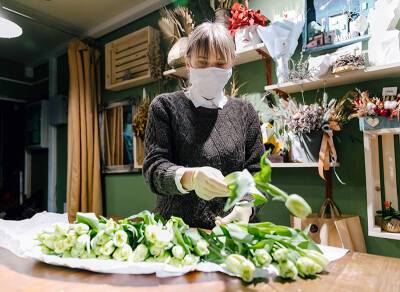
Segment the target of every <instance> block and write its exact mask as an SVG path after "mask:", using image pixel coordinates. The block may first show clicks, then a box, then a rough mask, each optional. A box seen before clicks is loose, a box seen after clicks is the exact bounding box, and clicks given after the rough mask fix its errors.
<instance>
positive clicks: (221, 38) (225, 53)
mask: <svg viewBox="0 0 400 292" xmlns="http://www.w3.org/2000/svg"><path fill="white" fill-rule="evenodd" d="M211 54H215V56H217V57H219V58H221V59H223V60H224V61H225V62H226V63H227V64H233V62H234V61H235V43H234V42H233V39H232V37H231V35H230V33H229V31H228V30H227V29H226V27H225V26H224V25H223V24H220V23H216V22H204V23H202V24H200V25H199V26H197V27H196V28H195V29H194V31H193V32H192V33H191V34H190V36H189V41H188V46H187V49H186V60H187V61H188V62H190V59H191V58H192V56H201V55H203V56H205V57H208V56H210V55H211Z"/></svg>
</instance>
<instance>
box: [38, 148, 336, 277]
mask: <svg viewBox="0 0 400 292" xmlns="http://www.w3.org/2000/svg"><path fill="white" fill-rule="evenodd" d="M267 155H268V153H266V154H264V155H263V157H262V158H261V170H260V172H258V173H256V174H255V175H254V177H253V176H252V175H251V174H250V173H249V172H248V171H247V170H244V171H242V172H235V173H232V174H230V175H228V176H227V177H226V181H227V183H228V186H229V189H230V191H231V197H229V198H228V200H227V203H226V206H225V210H227V209H230V208H231V207H232V206H233V205H234V204H235V203H236V202H239V201H240V199H241V198H242V197H243V196H244V195H245V194H247V193H250V194H252V195H253V197H254V201H253V204H254V205H260V204H262V203H265V202H266V201H267V198H266V197H265V196H264V194H262V193H261V191H262V192H264V193H266V194H269V195H271V196H272V197H273V199H276V200H280V201H283V202H285V206H286V207H287V208H288V209H289V210H290V212H292V213H293V214H294V215H295V216H298V217H300V218H304V217H305V216H307V215H309V214H310V213H311V208H310V206H309V205H308V204H307V202H306V201H305V200H304V199H303V198H302V197H300V196H299V195H295V194H293V195H288V194H287V193H286V192H284V191H283V190H281V189H279V188H277V187H276V186H274V185H272V184H271V182H270V181H271V166H270V163H269V160H268V159H267ZM260 190H261V191H260ZM307 234H308V230H307V229H306V230H303V231H301V230H297V229H293V228H289V227H286V226H279V225H275V224H273V223H270V222H262V223H250V224H244V223H239V222H234V223H229V224H226V225H225V224H221V225H217V226H216V227H215V228H214V229H213V230H212V231H211V232H210V231H207V230H204V229H193V228H189V226H188V225H187V224H185V222H184V221H183V220H182V219H181V218H179V217H174V216H172V217H171V218H170V219H169V220H164V218H162V217H161V216H159V215H157V214H153V213H151V212H149V211H142V212H140V213H139V214H136V215H133V216H131V217H128V218H125V219H122V220H118V221H114V220H113V219H107V218H105V217H102V216H100V218H98V217H96V215H95V214H93V213H79V212H78V213H77V216H76V221H75V222H74V223H73V224H66V225H63V226H61V225H54V226H53V228H52V229H51V230H45V231H42V232H40V233H39V234H38V235H37V240H38V241H39V242H40V247H41V251H42V252H43V253H44V254H48V255H56V256H60V257H66V258H68V257H72V258H81V259H88V258H98V259H114V260H117V261H127V262H156V263H166V264H170V265H174V266H176V267H182V268H183V267H184V266H195V265H196V264H197V263H199V262H200V261H206V262H212V263H215V264H219V265H221V266H222V267H224V268H225V269H226V270H228V271H230V273H232V274H234V275H236V276H238V277H241V278H242V279H243V280H244V281H246V282H250V281H252V280H253V279H254V277H255V275H256V274H255V272H256V269H257V268H259V269H262V268H267V267H269V266H270V265H273V266H275V267H276V269H277V271H278V273H279V275H280V276H281V277H282V278H290V279H296V277H297V275H299V276H301V277H312V276H315V275H316V274H317V273H320V272H321V271H323V270H324V268H325V267H326V266H327V264H328V260H327V259H326V258H325V257H324V256H323V254H322V253H321V251H320V250H319V248H318V246H317V245H316V244H315V243H314V242H313V241H312V240H311V239H310V238H309V237H308V235H307Z"/></svg>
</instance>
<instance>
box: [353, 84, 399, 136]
mask: <svg viewBox="0 0 400 292" xmlns="http://www.w3.org/2000/svg"><path fill="white" fill-rule="evenodd" d="M349 101H350V103H351V106H352V109H351V110H352V114H351V115H350V116H349V119H353V118H359V119H360V129H361V130H362V131H365V130H376V129H382V128H398V127H400V94H397V95H396V96H385V97H377V96H373V97H371V96H370V94H369V92H368V91H367V90H366V91H363V92H361V91H360V90H358V89H356V90H355V91H353V92H352V98H350V99H349Z"/></svg>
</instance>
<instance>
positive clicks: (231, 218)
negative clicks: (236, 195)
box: [215, 205, 253, 225]
mask: <svg viewBox="0 0 400 292" xmlns="http://www.w3.org/2000/svg"><path fill="white" fill-rule="evenodd" d="M252 212H253V208H252V207H251V206H238V205H236V206H235V207H233V209H232V211H231V212H230V213H229V214H228V215H227V216H225V217H223V218H221V217H219V216H217V217H216V218H215V225H221V224H228V223H231V222H237V221H238V222H241V223H249V220H250V216H251V214H252Z"/></svg>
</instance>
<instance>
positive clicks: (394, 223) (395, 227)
mask: <svg viewBox="0 0 400 292" xmlns="http://www.w3.org/2000/svg"><path fill="white" fill-rule="evenodd" d="M381 227H382V230H384V231H387V232H393V233H400V220H399V219H395V218H392V219H391V220H382V225H381Z"/></svg>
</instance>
